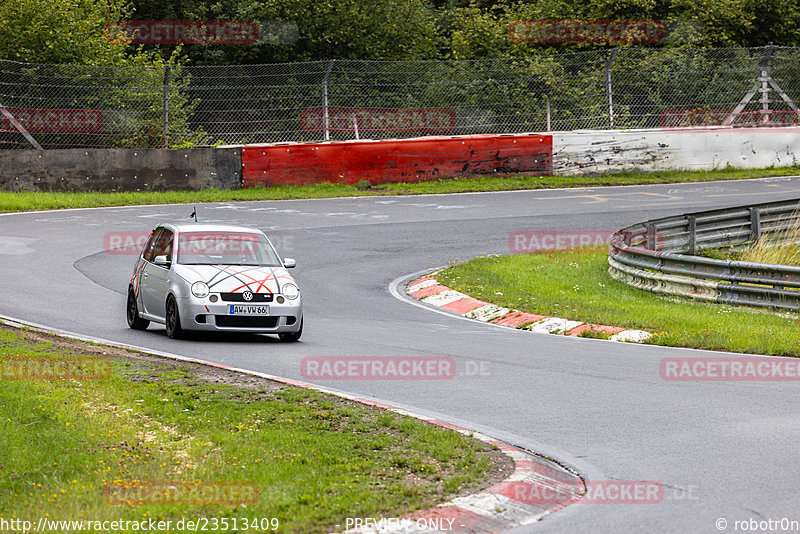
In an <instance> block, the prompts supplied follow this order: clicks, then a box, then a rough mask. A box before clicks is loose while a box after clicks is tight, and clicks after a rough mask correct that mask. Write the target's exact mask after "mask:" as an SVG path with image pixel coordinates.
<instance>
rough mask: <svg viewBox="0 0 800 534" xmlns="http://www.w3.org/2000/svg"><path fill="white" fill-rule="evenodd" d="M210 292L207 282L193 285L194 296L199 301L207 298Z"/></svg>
mask: <svg viewBox="0 0 800 534" xmlns="http://www.w3.org/2000/svg"><path fill="white" fill-rule="evenodd" d="M209 291H210V290H209V289H208V285H207V284H206V283H205V282H195V283H194V284H192V295H194V296H195V297H197V298H199V299H201V298H203V297H207V296H208V293H209Z"/></svg>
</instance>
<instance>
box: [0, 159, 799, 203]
mask: <svg viewBox="0 0 800 534" xmlns="http://www.w3.org/2000/svg"><path fill="white" fill-rule="evenodd" d="M794 174H800V167H795V166H793V167H780V168H775V167H770V168H766V169H732V168H726V169H720V170H714V171H668V172H656V173H635V172H623V173H614V174H607V175H602V176H525V175H511V176H487V177H478V178H454V179H449V180H435V181H428V182H417V183H397V184H383V185H370V184H369V183H367V182H359V183H358V184H355V185H345V184H331V183H322V184H315V185H304V186H279V187H256V188H250V189H240V190H236V191H222V190H217V189H206V190H204V191H164V192H144V191H143V192H132V193H74V192H53V193H43V192H30V191H21V192H16V193H11V192H0V212H13V211H30V210H46V209H62V208H88V207H98V206H129V205H135V204H172V203H201V202H233V201H247V200H286V199H301V198H331V197H347V196H382V195H420V194H436V193H464V192H475V191H509V190H523V189H550V188H556V187H589V186H603V185H641V184H665V183H683V182H706V181H714V180H743V179H747V178H758V177H769V176H787V175H794Z"/></svg>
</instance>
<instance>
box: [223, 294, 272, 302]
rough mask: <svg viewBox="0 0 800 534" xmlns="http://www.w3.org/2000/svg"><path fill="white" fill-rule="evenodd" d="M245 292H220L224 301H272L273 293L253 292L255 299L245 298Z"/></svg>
mask: <svg viewBox="0 0 800 534" xmlns="http://www.w3.org/2000/svg"><path fill="white" fill-rule="evenodd" d="M243 294H244V293H220V294H219V296H220V298H222V300H223V301H224V302H272V297H273V295H272V293H253V300H244V297H242V295H243Z"/></svg>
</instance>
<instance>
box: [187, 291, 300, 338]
mask: <svg viewBox="0 0 800 534" xmlns="http://www.w3.org/2000/svg"><path fill="white" fill-rule="evenodd" d="M209 297H210V295H209ZM209 297H205V298H197V297H195V296H194V295H192V296H189V297H184V298H179V299H177V304H178V310H179V313H180V316H181V327H182V328H183V329H184V330H197V331H205V332H252V333H259V334H288V333H292V332H297V330H298V329H299V328H300V324H301V320H302V318H303V305H302V298H303V297H301V296H300V297H297V298H296V299H295V300H287V301H286V302H284V303H283V304H278V303H277V302H275V301H273V302H268V303H264V304H263V305H264V306H269V315H231V314H229V313H228V312H229V308H230V306H231V305H244V304H247V303H244V302H223V301H221V300H220V301H217V302H211V300H210V299H209ZM258 305H259V306H260V305H262V304H260V303H259V304H258ZM218 323H221V324H218Z"/></svg>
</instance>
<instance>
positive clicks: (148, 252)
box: [144, 228, 164, 261]
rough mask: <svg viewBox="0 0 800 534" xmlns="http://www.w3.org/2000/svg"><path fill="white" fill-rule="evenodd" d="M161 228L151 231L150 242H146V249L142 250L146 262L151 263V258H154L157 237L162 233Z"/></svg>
mask: <svg viewBox="0 0 800 534" xmlns="http://www.w3.org/2000/svg"><path fill="white" fill-rule="evenodd" d="M163 231H164V230H163V228H156V229H155V230H153V234H152V235H151V236H150V241H148V242H147V247H145V249H144V259H146V260H147V261H153V258H155V257H156V254H155V252H156V245H157V243H158V237H159V236H160V235H161V232H163Z"/></svg>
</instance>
